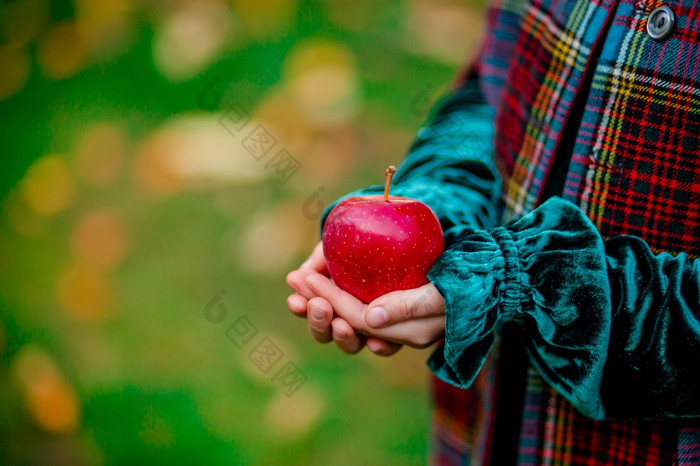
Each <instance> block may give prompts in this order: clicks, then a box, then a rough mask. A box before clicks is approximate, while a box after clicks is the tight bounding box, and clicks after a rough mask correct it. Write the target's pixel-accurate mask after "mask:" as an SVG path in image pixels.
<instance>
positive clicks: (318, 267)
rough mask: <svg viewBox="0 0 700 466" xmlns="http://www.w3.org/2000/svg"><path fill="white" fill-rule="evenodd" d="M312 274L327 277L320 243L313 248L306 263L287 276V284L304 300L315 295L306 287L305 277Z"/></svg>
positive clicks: (326, 267)
mask: <svg viewBox="0 0 700 466" xmlns="http://www.w3.org/2000/svg"><path fill="white" fill-rule="evenodd" d="M312 273H319V274H323V275H328V266H327V264H326V258H325V256H324V255H323V243H321V242H319V243H318V244H316V247H314V250H313V252H312V253H311V255H310V256H309V258H308V259H307V260H306V262H304V263H303V264H301V265H300V266H299V268H298V269H296V270H293V271H291V272H289V273H288V274H287V284H288V285H289V286H291V287H292V288H293V289H294V291H296V292H297V293H299V294H300V295H301V296H303V297H305V298H306V299H311V298H313V297H314V296H316V295H315V294H314V292H313V291H311V289H310V288H309V287H308V286H307V285H306V277H308V276H309V275H310V274H312Z"/></svg>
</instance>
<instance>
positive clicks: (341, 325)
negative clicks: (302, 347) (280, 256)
mask: <svg viewBox="0 0 700 466" xmlns="http://www.w3.org/2000/svg"><path fill="white" fill-rule="evenodd" d="M312 274H316V275H320V276H328V268H327V265H326V259H325V257H324V255H323V245H322V243H320V242H319V243H318V244H317V245H316V247H315V248H314V250H313V252H312V253H311V255H310V256H309V258H308V259H307V260H306V262H304V263H303V264H302V265H301V266H300V267H299V268H298V269H297V270H294V271H292V272H289V274H288V275H287V283H288V284H289V286H291V287H292V288H293V289H294V290H295V291H296V293H294V294H292V295H290V296H289V297H288V298H287V307H289V310H290V311H292V313H293V314H295V315H297V316H299V317H307V322H308V326H309V332H310V333H311V335H312V336H313V338H314V339H315V340H316V341H318V342H320V343H327V342H329V341H331V340H334V341H335V343H336V345H338V347H339V348H340V349H341V350H342V351H343V352H345V353H350V354H353V353H357V352H358V351H360V350H361V349H362V348H363V347H364V346H365V344H366V345H367V346H368V347H369V349H370V350H371V351H372V352H374V353H376V354H379V355H382V356H390V355H392V354H394V353H395V352H397V351H398V350H399V349H400V348H401V345H400V344H397V343H392V342H388V341H384V340H381V339H379V338H371V337H370V338H365V337H364V336H363V335H359V334H357V333H356V332H355V330H354V329H353V328H352V327H351V326H350V324H348V322H347V321H345V320H344V319H343V318H340V317H335V318H334V313H333V307H332V306H331V304H330V303H329V302H328V301H327V300H326V299H324V298H322V297H319V296H318V295H317V294H316V293H314V292H313V291H312V290H311V289H310V288H309V287H308V286H307V285H306V279H307V278H308V277H309V276H310V275H312ZM329 281H330V280H329Z"/></svg>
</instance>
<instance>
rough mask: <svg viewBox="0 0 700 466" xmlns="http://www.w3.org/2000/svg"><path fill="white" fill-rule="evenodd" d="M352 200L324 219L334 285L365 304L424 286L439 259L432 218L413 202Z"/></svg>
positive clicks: (403, 199) (437, 234)
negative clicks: (400, 291) (394, 293)
mask: <svg viewBox="0 0 700 466" xmlns="http://www.w3.org/2000/svg"><path fill="white" fill-rule="evenodd" d="M395 171H396V168H394V167H393V166H391V167H389V168H388V169H387V171H386V185H385V189H384V196H380V195H375V196H356V197H349V198H347V199H344V200H343V201H341V202H339V203H338V205H336V206H335V207H334V208H333V210H331V212H330V213H329V214H328V217H327V218H326V223H325V226H324V230H323V253H324V255H325V257H326V262H327V263H328V271H329V272H330V275H331V278H332V279H333V280H334V281H335V283H336V284H337V285H338V286H339V287H340V288H342V289H343V290H345V291H347V292H348V293H350V294H352V295H353V296H355V297H356V298H358V299H360V300H361V301H362V302H364V303H369V302H371V301H372V300H374V299H375V298H378V297H379V296H382V295H384V294H386V293H388V292H390V291H396V290H407V289H411V288H416V287H419V286H421V285H425V284H426V283H428V279H427V277H426V275H427V274H428V271H429V270H430V268H431V267H432V266H433V264H434V263H435V261H436V260H437V259H438V257H439V256H440V254H442V251H443V248H444V242H443V237H442V228H441V227H440V222H439V221H438V219H437V217H436V216H435V213H433V211H432V210H431V209H430V207H428V206H427V205H425V204H424V203H422V202H420V201H417V200H415V199H410V198H407V197H399V196H389V186H390V183H391V177H392V176H393V174H394V172H395Z"/></svg>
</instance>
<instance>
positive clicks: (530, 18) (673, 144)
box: [431, 0, 700, 465]
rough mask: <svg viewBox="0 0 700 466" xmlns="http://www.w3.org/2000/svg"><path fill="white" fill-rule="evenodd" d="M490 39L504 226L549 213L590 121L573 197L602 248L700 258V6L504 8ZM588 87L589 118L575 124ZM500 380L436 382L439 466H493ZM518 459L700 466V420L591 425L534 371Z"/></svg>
mask: <svg viewBox="0 0 700 466" xmlns="http://www.w3.org/2000/svg"><path fill="white" fill-rule="evenodd" d="M662 4H665V5H668V6H670V7H671V8H672V9H673V11H674V12H675V14H676V18H677V22H676V26H675V29H674V31H673V33H672V34H671V35H670V36H669V37H668V38H667V39H666V40H664V41H660V42H657V41H654V40H653V39H651V38H650V37H649V36H648V35H647V33H646V18H647V17H648V15H649V13H650V12H651V11H652V10H653V9H654V8H656V7H658V6H660V5H662ZM516 18H519V19H516ZM486 30H487V31H489V34H488V35H487V37H486V38H485V40H484V45H483V47H482V50H481V54H480V55H479V57H478V61H477V63H476V64H475V66H474V68H475V71H476V74H477V75H478V79H479V83H480V86H481V88H482V90H483V92H484V94H485V97H486V100H487V102H488V103H489V104H491V105H493V106H494V107H496V108H497V109H498V113H497V117H496V139H495V141H494V144H495V146H494V147H495V157H496V162H497V164H498V167H499V170H500V172H501V176H502V178H503V193H502V199H503V203H504V205H505V208H506V211H505V214H504V217H505V218H504V220H507V219H509V218H512V217H515V216H519V215H522V214H525V213H527V212H528V211H530V210H531V209H533V208H534V207H536V206H537V205H538V203H539V202H540V201H541V199H540V196H541V194H542V190H543V186H544V185H545V183H546V179H547V175H548V173H549V170H550V168H551V165H552V162H553V161H554V158H555V156H556V154H557V150H558V149H559V147H560V145H561V142H562V141H561V140H560V139H561V135H562V132H563V129H564V127H565V126H566V124H567V122H568V121H569V119H571V118H577V119H578V118H580V122H578V126H577V131H576V133H575V135H576V140H575V142H574V145H573V150H572V156H571V160H570V164H569V168H568V174H567V178H566V180H565V185H564V192H563V197H564V198H566V199H567V200H569V201H571V202H574V203H576V204H578V205H579V206H580V207H581V208H582V209H583V211H584V212H585V213H586V214H587V215H588V216H589V218H591V220H592V221H593V222H594V223H595V224H596V225H597V227H598V229H599V230H600V232H601V234H602V235H603V237H604V238H610V237H612V236H616V235H620V234H631V235H635V236H639V237H641V238H642V239H644V240H645V241H646V242H647V243H648V244H649V246H650V247H651V249H652V250H653V251H655V252H660V251H667V252H670V253H672V254H678V253H681V252H685V253H687V254H689V255H690V256H691V257H694V258H697V257H700V51H699V50H698V45H699V44H700V0H669V1H665V2H660V1H658V0H590V1H587V0H531V1H528V2H524V1H523V2H516V1H514V0H501V1H496V2H492V4H491V7H490V9H489V11H488V15H487V28H486ZM594 52H595V53H596V54H597V55H598V58H597V60H593V59H591V56H592V54H593V53H594ZM588 74H592V77H591V79H592V80H591V84H590V89H589V91H588V95H586V98H585V104H584V105H583V113H582V114H579V115H572V107H573V105H574V100H575V97H576V96H577V94H578V92H579V90H580V89H581V86H582V82H583V80H584V77H585V76H586V75H588ZM494 357H495V356H494V354H492V355H491V356H490V357H489V360H491V359H493V358H494ZM496 367H497V364H495V363H487V364H486V365H485V366H484V368H483V369H482V372H481V373H480V375H479V377H478V378H477V382H475V384H474V385H473V386H472V388H470V389H469V390H466V391H464V390H459V389H456V388H453V387H449V388H446V387H448V386H447V385H446V384H445V383H444V382H442V381H440V380H438V379H437V378H435V379H434V395H435V404H436V412H435V416H434V418H433V452H432V457H431V459H432V463H433V464H441V465H442V464H484V463H485V462H487V458H488V453H489V451H490V449H491V448H498V439H493V438H492V437H491V436H492V432H490V429H491V428H492V423H490V422H484V420H485V419H491V417H492V416H491V415H490V414H489V413H488V412H487V411H490V410H491V408H492V404H494V403H497V400H494V399H493V397H495V392H494V391H493V386H491V387H489V385H488V384H489V383H491V382H492V381H493V380H494V378H495V375H494V371H495V368H496ZM476 413H478V414H476ZM477 419H478V420H479V421H477ZM460 452H461V453H460ZM484 455H485V456H484ZM518 456H519V464H700V420H697V419H686V420H657V421H639V420H614V421H594V420H591V419H589V418H586V417H584V416H582V415H581V414H579V413H578V412H577V411H576V410H575V408H573V406H572V405H571V404H569V403H568V402H567V401H566V400H564V399H563V398H562V397H561V396H560V395H559V394H558V393H557V392H556V391H555V390H553V389H552V388H551V387H549V386H548V385H547V384H546V382H544V380H543V379H542V378H541V377H540V376H539V375H538V374H537V373H536V372H535V371H534V370H532V369H530V372H529V374H528V380H527V389H526V394H525V406H524V410H523V418H522V423H521V434H520V447H519V451H518Z"/></svg>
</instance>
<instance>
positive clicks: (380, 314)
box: [367, 306, 389, 328]
mask: <svg viewBox="0 0 700 466" xmlns="http://www.w3.org/2000/svg"><path fill="white" fill-rule="evenodd" d="M387 322H389V315H388V314H387V313H386V309H384V308H383V307H381V306H377V307H373V308H372V309H370V310H369V311H368V313H367V323H368V324H369V325H371V326H372V327H375V328H377V327H384V326H385V325H386V324H387Z"/></svg>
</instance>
